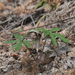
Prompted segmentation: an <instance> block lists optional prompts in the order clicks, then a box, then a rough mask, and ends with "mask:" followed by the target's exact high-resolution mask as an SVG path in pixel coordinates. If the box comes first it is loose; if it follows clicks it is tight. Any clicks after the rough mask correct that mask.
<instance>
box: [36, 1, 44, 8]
mask: <svg viewBox="0 0 75 75" xmlns="http://www.w3.org/2000/svg"><path fill="white" fill-rule="evenodd" d="M42 3H43V1H39V3H38V4H37V5H36V7H35V8H36V9H37V8H39V7H40V6H41V5H42Z"/></svg>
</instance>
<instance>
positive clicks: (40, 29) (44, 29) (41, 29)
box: [36, 28, 47, 32]
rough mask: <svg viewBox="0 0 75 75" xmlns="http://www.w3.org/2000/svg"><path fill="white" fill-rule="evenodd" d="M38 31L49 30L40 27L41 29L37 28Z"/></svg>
mask: <svg viewBox="0 0 75 75" xmlns="http://www.w3.org/2000/svg"><path fill="white" fill-rule="evenodd" d="M36 30H37V31H42V32H46V31H47V30H46V29H44V28H39V29H36Z"/></svg>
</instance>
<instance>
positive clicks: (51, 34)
mask: <svg viewBox="0 0 75 75" xmlns="http://www.w3.org/2000/svg"><path fill="white" fill-rule="evenodd" d="M49 36H50V37H51V41H52V43H53V44H54V45H56V46H57V41H56V38H55V37H54V35H53V33H50V35H49Z"/></svg>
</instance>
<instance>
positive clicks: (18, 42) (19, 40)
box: [5, 34, 34, 51]
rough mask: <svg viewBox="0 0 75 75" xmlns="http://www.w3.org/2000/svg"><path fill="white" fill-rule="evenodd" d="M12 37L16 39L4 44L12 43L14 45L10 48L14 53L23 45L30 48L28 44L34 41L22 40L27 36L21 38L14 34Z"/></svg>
mask: <svg viewBox="0 0 75 75" xmlns="http://www.w3.org/2000/svg"><path fill="white" fill-rule="evenodd" d="M14 37H15V38H16V40H10V41H6V42H5V43H13V44H14V45H13V46H12V48H15V50H14V51H18V50H20V49H21V48H22V44H24V45H25V46H26V47H28V48H29V47H31V44H30V42H32V43H34V41H30V40H24V39H25V38H26V37H27V35H24V36H21V35H19V34H14Z"/></svg>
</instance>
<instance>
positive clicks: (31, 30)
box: [29, 30, 39, 33]
mask: <svg viewBox="0 0 75 75" xmlns="http://www.w3.org/2000/svg"><path fill="white" fill-rule="evenodd" d="M30 32H35V33H39V31H37V30H30V31H29V33H30Z"/></svg>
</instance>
